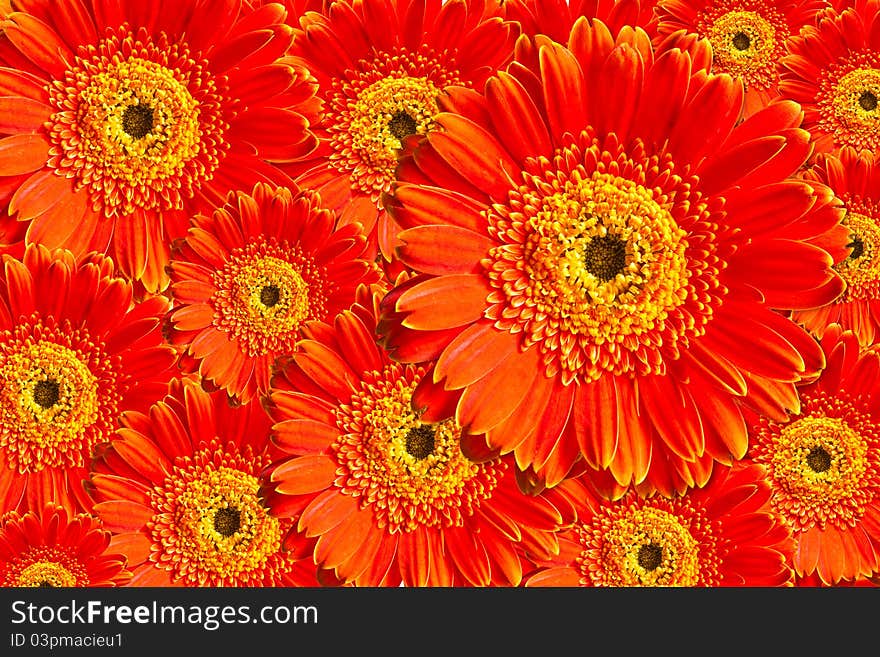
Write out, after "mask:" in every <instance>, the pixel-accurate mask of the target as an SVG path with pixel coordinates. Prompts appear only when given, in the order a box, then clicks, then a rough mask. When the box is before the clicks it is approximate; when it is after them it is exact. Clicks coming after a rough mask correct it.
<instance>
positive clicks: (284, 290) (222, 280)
mask: <svg viewBox="0 0 880 657" xmlns="http://www.w3.org/2000/svg"><path fill="white" fill-rule="evenodd" d="M324 279H325V277H324V276H323V275H322V272H320V271H318V268H317V267H316V266H315V265H314V263H313V262H312V260H311V259H310V258H307V257H305V256H304V255H303V254H302V251H301V250H300V249H299V247H293V248H289V247H282V246H278V245H274V244H272V245H269V244H265V243H263V242H259V243H256V244H252V245H250V246H248V247H247V248H245V249H243V250H241V251H240V252H239V253H238V254H233V255H232V257H230V259H229V261H228V262H227V264H226V266H225V267H224V268H223V269H222V270H219V271H217V272H216V273H215V274H214V283H215V285H216V287H217V292H216V293H215V294H214V296H213V297H212V299H211V303H212V305H213V306H214V309H215V316H214V322H215V324H216V325H217V326H218V327H220V328H221V329H223V330H225V331H228V332H229V333H230V334H231V336H232V337H233V338H234V339H236V340H238V341H239V343H240V345H241V347H242V350H243V351H245V352H246V353H247V354H248V355H249V356H257V355H262V354H269V353H277V352H281V351H284V350H285V349H287V348H288V347H290V346H291V345H292V344H293V342H294V341H295V340H296V338H297V336H298V331H299V329H300V327H301V326H302V324H303V322H305V321H307V320H311V319H323V318H324V314H325V300H326V298H327V295H328V294H329V293H330V291H329V290H328V289H327V286H326V285H325V284H324V283H323V281H324Z"/></svg>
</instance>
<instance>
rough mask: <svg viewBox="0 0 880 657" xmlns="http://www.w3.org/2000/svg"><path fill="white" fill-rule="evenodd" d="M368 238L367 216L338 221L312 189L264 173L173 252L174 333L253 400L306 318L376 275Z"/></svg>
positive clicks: (204, 367)
mask: <svg viewBox="0 0 880 657" xmlns="http://www.w3.org/2000/svg"><path fill="white" fill-rule="evenodd" d="M366 248H367V242H366V239H365V238H364V237H363V235H362V234H361V232H360V225H359V224H347V225H345V226H342V227H337V222H336V215H335V213H333V212H331V211H329V210H326V209H323V208H321V207H320V199H319V198H317V197H316V195H315V194H314V193H313V192H309V191H301V190H299V189H298V188H296V187H293V188H292V189H289V188H286V187H282V188H272V187H270V186H268V185H265V184H262V183H258V184H257V186H256V187H254V189H253V192H252V193H245V192H233V193H230V196H229V199H228V200H227V202H226V204H225V205H224V206H223V207H220V208H218V209H216V210H214V212H212V213H211V214H210V215H207V214H204V215H203V214H200V215H196V216H195V217H194V219H193V225H192V227H191V228H190V230H189V232H188V233H187V235H186V238H185V239H184V240H183V241H182V242H181V243H180V246H179V248H176V249H175V250H174V252H173V253H172V259H171V264H170V266H169V271H170V274H171V286H170V292H171V295H172V297H173V299H174V308H173V310H172V314H171V316H170V321H171V326H172V333H171V334H170V335H169V339H170V341H172V342H173V343H175V344H177V345H178V346H183V345H185V346H186V356H185V359H186V360H189V359H191V360H193V361H194V362H193V363H191V364H190V365H189V366H191V367H194V368H197V369H198V371H199V374H200V375H201V376H202V377H203V378H204V379H206V380H208V381H210V382H212V383H213V384H214V385H216V386H219V387H221V388H223V389H224V390H226V391H227V392H229V394H231V395H234V396H236V397H238V398H239V399H240V400H241V401H243V402H248V401H250V400H251V399H252V398H253V396H254V395H255V394H256V393H257V392H261V393H265V392H266V391H268V389H269V377H270V375H271V372H272V367H273V364H274V362H275V360H276V358H277V357H278V356H282V355H285V354H288V353H289V352H291V351H293V348H294V344H295V342H296V340H297V339H298V338H299V330H300V327H301V326H302V324H303V323H304V322H306V321H308V320H315V319H317V320H326V319H328V318H332V317H333V316H335V315H336V313H338V312H339V311H340V310H342V309H343V308H347V307H348V306H350V305H351V304H352V303H353V302H354V300H355V290H356V289H357V286H358V285H359V284H361V283H372V282H375V281H377V280H378V278H379V276H380V272H379V270H378V268H376V266H375V265H374V264H373V263H372V262H371V261H368V260H365V259H364V252H365V250H366ZM187 357H188V358H187Z"/></svg>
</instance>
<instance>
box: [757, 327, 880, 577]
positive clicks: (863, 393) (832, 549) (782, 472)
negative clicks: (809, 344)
mask: <svg viewBox="0 0 880 657" xmlns="http://www.w3.org/2000/svg"><path fill="white" fill-rule="evenodd" d="M822 348H823V349H824V350H825V354H826V359H827V362H828V366H827V368H826V369H825V371H824V372H823V373H822V376H820V377H819V378H818V379H817V380H816V381H814V382H811V383H809V384H805V385H803V386H801V387H800V388H799V392H800V397H801V410H800V412H799V413H796V414H794V415H792V417H791V419H790V420H789V421H787V422H779V421H776V420H773V419H769V418H758V419H756V420H754V421H753V425H754V429H753V433H754V439H753V445H752V446H751V448H750V450H749V456H750V457H751V458H752V459H754V461H755V462H757V463H762V464H764V465H766V466H767V468H768V471H769V477H768V479H769V481H770V486H771V488H772V491H773V496H772V499H771V501H772V504H773V507H774V508H775V509H776V511H777V512H778V513H779V514H780V515H781V516H782V518H783V520H784V521H785V523H786V525H787V526H788V527H790V528H791V531H792V532H793V534H794V536H795V538H796V539H797V544H798V547H797V551H796V552H795V553H794V556H793V560H794V561H793V563H794V568H795V571H796V572H797V574H798V575H799V576H805V575H811V574H813V573H816V574H817V575H818V576H819V578H820V579H821V580H822V582H824V583H825V584H835V583H837V582H838V581H840V580H842V579H847V580H853V579H856V578H861V577H867V576H871V575H876V574H878V573H880V351H878V349H877V348H873V347H872V348H870V349H868V350H867V351H863V352H860V350H859V343H858V339H857V338H856V336H855V335H854V334H853V333H852V332H851V331H844V330H842V329H841V328H840V326H838V325H832V326H830V327H829V328H828V329H827V330H826V331H825V335H824V336H823V338H822Z"/></svg>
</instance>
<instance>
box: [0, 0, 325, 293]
mask: <svg viewBox="0 0 880 657" xmlns="http://www.w3.org/2000/svg"><path fill="white" fill-rule="evenodd" d="M26 7H27V8H26V9H23V10H22V11H16V12H13V13H11V14H10V15H9V16H8V17H7V18H6V19H5V20H4V21H3V22H2V24H0V30H2V36H0V65H2V66H0V91H2V96H3V99H2V102H0V134H5V135H8V136H6V137H3V138H2V139H0V190H2V192H3V193H2V196H0V200H2V201H3V202H4V205H6V204H8V207H9V212H10V214H11V215H13V216H15V217H16V218H17V219H19V220H21V221H29V222H30V223H29V226H28V232H27V239H28V241H29V242H41V243H43V244H45V245H46V246H49V247H50V248H52V247H57V246H64V247H66V248H70V249H71V250H72V251H74V252H75V253H77V254H79V253H84V252H87V251H89V250H97V251H101V252H104V251H105V250H107V249H108V248H109V253H110V255H112V256H113V257H114V259H115V260H116V261H117V262H118V264H119V266H120V268H121V269H122V270H123V271H124V272H125V274H126V275H127V276H129V277H131V278H133V279H135V280H139V281H141V282H142V283H143V284H144V285H145V286H146V288H147V289H148V290H151V291H156V290H159V289H161V288H163V287H164V285H165V284H166V283H167V279H166V278H165V273H164V270H163V267H164V265H165V262H166V260H167V257H168V250H169V244H170V242H171V240H172V239H174V238H175V237H177V236H179V235H181V234H182V233H183V232H185V231H186V227H187V225H188V224H187V221H188V219H189V216H190V215H191V214H193V213H194V212H196V211H198V210H199V209H202V208H204V207H205V206H211V205H213V204H215V203H218V202H221V203H222V201H223V198H224V197H225V195H226V193H227V192H228V191H230V190H233V189H238V188H245V189H250V188H251V187H253V185H254V183H255V182H257V181H263V180H266V181H273V182H278V183H286V182H288V181H289V179H288V178H287V176H286V175H284V174H283V173H281V171H280V169H278V168H277V167H276V166H274V163H279V162H285V161H288V160H291V159H294V158H297V157H301V156H303V155H304V154H306V153H307V152H309V151H310V150H312V148H314V146H315V143H316V142H315V139H314V136H313V135H312V134H311V133H310V132H309V131H308V122H309V120H308V118H307V117H308V116H311V114H312V112H314V111H315V110H317V106H316V104H315V101H314V98H313V96H314V84H313V81H312V80H310V79H309V78H308V74H307V73H306V72H305V71H303V70H301V69H298V68H295V67H291V66H289V65H286V64H282V63H280V62H279V61H278V59H279V58H280V57H282V56H283V55H284V54H285V52H286V50H287V48H288V46H289V45H290V42H291V40H292V38H293V35H292V30H291V28H290V27H289V26H288V25H286V24H285V22H284V21H285V18H286V16H287V14H286V11H285V10H284V8H283V6H282V5H279V4H267V5H265V6H263V7H261V8H258V9H252V8H250V7H249V6H248V5H247V4H246V3H243V2H242V1H241V0H232V1H231V2H225V1H220V0H186V1H185V2H180V1H179V0H158V1H157V2H152V3H149V5H146V4H143V3H130V2H126V3H119V2H115V1H114V0H59V1H58V2H54V1H53V2H50V1H48V0H42V1H40V2H29V3H27V4H26ZM207 16H210V17H211V18H210V20H205V17H207ZM108 245H109V246H108Z"/></svg>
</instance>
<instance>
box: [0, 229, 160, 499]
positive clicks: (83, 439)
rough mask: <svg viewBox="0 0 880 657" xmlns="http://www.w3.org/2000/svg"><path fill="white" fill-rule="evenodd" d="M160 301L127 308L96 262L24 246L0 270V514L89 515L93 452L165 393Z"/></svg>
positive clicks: (104, 263) (121, 291) (124, 290)
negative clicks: (51, 511)
mask: <svg viewBox="0 0 880 657" xmlns="http://www.w3.org/2000/svg"><path fill="white" fill-rule="evenodd" d="M167 307H168V301H167V299H165V298H164V297H161V296H153V297H149V298H147V299H144V300H142V301H140V302H135V301H133V299H132V286H131V284H130V283H129V282H128V281H126V280H125V279H122V278H119V277H118V276H116V275H115V273H114V268H113V264H112V262H111V261H110V260H108V259H107V258H104V257H103V256H92V257H91V258H89V259H87V260H81V261H77V259H76V258H74V256H73V254H72V253H71V252H69V251H66V250H57V251H49V250H48V249H46V248H45V247H43V246H40V245H33V246H29V247H28V248H27V250H26V251H25V254H24V258H23V259H22V260H18V259H15V258H13V257H11V256H8V255H7V256H4V258H3V267H2V269H0V509H2V510H3V511H6V510H9V509H16V508H25V509H31V510H35V511H39V510H40V509H41V508H42V507H43V506H44V504H45V503H47V502H56V503H59V504H61V505H63V506H64V507H65V508H67V510H68V511H69V512H71V513H73V512H74V511H76V510H80V511H84V510H88V508H89V502H88V500H87V498H86V497H85V495H84V492H83V489H82V481H83V480H84V479H85V478H86V476H87V472H88V467H89V464H90V462H91V458H92V454H93V451H94V450H95V449H96V448H97V447H98V446H99V445H100V444H102V443H104V442H106V441H108V440H110V438H111V437H112V435H113V432H114V431H115V430H116V428H117V426H118V422H119V418H120V416H121V414H122V413H124V412H126V411H128V410H132V409H145V408H147V407H148V406H149V404H151V403H152V402H153V401H154V400H156V399H158V398H159V397H160V396H161V395H163V394H164V393H165V389H166V386H167V383H168V380H169V379H170V378H171V375H172V373H173V372H172V368H171V366H172V363H173V357H174V356H173V351H172V350H171V349H170V348H169V347H168V346H167V345H164V344H162V342H163V340H162V334H161V324H160V323H161V317H162V315H163V314H164V313H165V312H166V309H167Z"/></svg>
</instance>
